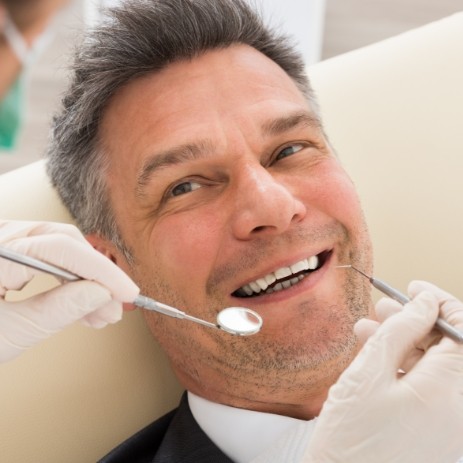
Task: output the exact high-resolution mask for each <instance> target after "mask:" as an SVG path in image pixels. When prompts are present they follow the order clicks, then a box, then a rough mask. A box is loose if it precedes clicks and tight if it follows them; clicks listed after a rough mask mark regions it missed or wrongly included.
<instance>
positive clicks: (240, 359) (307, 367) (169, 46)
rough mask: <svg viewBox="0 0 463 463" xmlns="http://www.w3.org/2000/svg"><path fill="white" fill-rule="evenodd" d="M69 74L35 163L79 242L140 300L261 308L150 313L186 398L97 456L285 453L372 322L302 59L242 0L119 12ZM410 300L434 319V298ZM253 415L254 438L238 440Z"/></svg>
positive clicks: (364, 265) (349, 211)
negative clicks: (258, 326)
mask: <svg viewBox="0 0 463 463" xmlns="http://www.w3.org/2000/svg"><path fill="white" fill-rule="evenodd" d="M75 66H76V67H75V79H74V82H73V84H72V86H71V88H70V90H69V92H68V94H67V95H66V97H65V99H64V108H63V111H62V113H61V115H60V116H58V117H57V118H56V120H55V129H54V141H53V143H52V145H51V147H50V150H49V162H48V170H49V173H50V176H51V178H52V181H53V183H54V185H55V186H56V188H57V189H58V191H59V192H60V194H61V196H62V198H63V200H64V202H65V204H66V205H67V207H68V208H69V209H70V211H71V212H72V213H73V215H74V217H75V218H76V220H77V221H78V223H79V225H80V227H81V229H82V230H83V231H84V232H85V233H86V234H87V237H88V239H89V241H90V242H91V243H92V244H93V246H94V247H95V248H96V249H98V250H99V251H100V252H102V253H103V254H105V255H107V256H108V257H109V258H110V259H111V260H113V261H114V262H116V263H117V265H118V266H120V267H121V268H122V269H123V270H124V271H125V272H126V273H127V274H128V275H130V276H131V277H132V279H133V280H134V281H135V282H136V283H137V284H138V285H139V286H140V289H141V291H142V293H144V294H147V295H149V296H152V297H155V298H156V299H159V300H161V301H163V302H166V303H168V304H170V305H173V306H176V307H179V308H180V309H185V310H186V309H188V312H189V313H192V314H193V315H195V316H197V317H200V318H205V319H211V320H213V319H214V318H215V314H216V313H217V312H218V311H219V310H220V309H222V308H223V307H226V306H232V305H243V306H247V307H250V308H252V309H254V310H256V311H257V312H259V313H260V314H261V315H262V317H263V318H264V328H263V330H262V331H261V333H259V334H258V335H255V336H253V337H249V338H232V337H230V335H227V334H226V333H221V332H218V331H214V330H206V329H204V328H202V327H196V326H192V325H191V324H187V323H178V321H176V320H173V319H170V318H167V317H163V316H161V315H158V314H154V313H149V314H147V315H146V318H147V322H148V324H149V326H150V328H151V330H152V331H153V333H154V335H155V337H156V338H157V340H158V341H159V342H160V344H161V345H162V346H163V348H164V349H165V351H166V352H167V354H168V356H169V357H170V360H171V363H172V366H173V369H174V370H175V372H176V374H177V376H178V378H179V380H180V381H181V382H182V384H183V385H184V386H185V388H186V389H187V390H188V391H189V393H188V398H184V400H183V401H182V404H181V406H180V408H179V410H178V411H177V412H175V413H174V414H170V415H168V416H166V417H164V418H163V419H161V420H160V421H159V422H156V423H155V424H154V425H152V426H150V427H149V428H147V429H146V430H144V431H142V433H141V434H139V435H137V436H135V437H134V438H132V439H131V440H129V441H128V442H127V443H125V444H123V445H122V446H121V447H120V448H118V449H116V450H115V451H114V452H113V453H112V454H110V455H109V456H108V457H107V458H105V459H104V460H103V461H214V462H219V461H223V462H228V461H257V459H259V458H260V459H261V461H270V460H269V459H268V458H269V455H268V451H269V450H270V451H271V452H273V451H274V450H275V449H274V448H273V447H272V445H271V444H272V441H273V440H275V442H277V441H278V442H277V443H280V442H281V443H282V444H281V446H282V447H283V450H281V451H282V452H283V453H281V455H283V454H284V455H287V453H285V452H287V450H288V448H289V449H291V448H292V444H291V442H289V443H288V442H287V441H285V436H286V432H287V431H290V436H291V438H294V436H297V435H298V432H297V430H298V429H299V428H300V425H302V428H303V431H302V437H301V439H302V438H304V439H302V441H303V442H304V443H306V442H307V432H308V431H307V426H306V424H307V422H308V420H312V419H313V418H314V417H316V416H318V415H319V413H320V410H321V408H322V405H323V404H324V402H325V400H326V397H327V394H328V390H329V388H330V386H331V385H332V384H334V383H335V382H336V381H337V379H338V377H339V376H340V374H341V373H342V372H343V370H344V369H345V368H346V367H347V366H348V365H349V363H350V362H351V361H352V359H353V358H354V356H355V355H356V353H357V350H358V346H357V342H356V338H355V336H354V334H353V326H354V324H355V323H356V322H357V321H358V320H359V319H360V318H363V317H367V316H373V314H372V304H371V300H370V296H369V288H368V283H367V282H366V281H365V280H363V279H362V278H360V277H359V276H358V275H356V274H355V273H354V272H349V271H346V270H339V269H337V268H336V267H337V266H338V265H340V264H346V263H352V264H354V265H356V266H357V267H359V268H361V269H363V270H365V271H366V272H369V271H370V270H371V265H372V262H371V260H372V257H371V245H370V241H369V237H368V233H367V229H366V226H365V223H364V219H363V215H362V212H361V208H360V205H359V201H358V198H357V195H356V193H355V190H354V188H353V186H352V183H351V182H350V180H349V178H348V176H347V175H346V173H345V172H344V171H343V169H342V168H341V166H340V164H339V162H338V159H337V158H336V156H335V155H334V153H333V150H332V147H331V146H330V145H329V143H328V141H327V139H326V137H325V135H324V132H323V127H322V123H321V120H320V117H319V114H318V112H317V106H316V102H315V100H314V97H313V94H312V91H311V89H310V87H309V85H308V82H307V81H306V78H305V75H304V67H303V63H302V62H301V60H300V59H299V57H298V56H297V54H295V53H294V51H293V50H292V48H291V47H290V46H289V45H288V44H287V42H286V41H285V40H283V39H282V38H281V37H279V36H278V35H276V34H274V33H272V32H270V31H268V30H267V29H265V28H264V27H263V26H262V24H261V23H260V21H259V19H258V17H257V16H256V15H255V14H254V13H253V12H252V11H251V10H250V9H249V8H248V7H247V6H246V5H245V4H244V3H241V2H240V1H225V0H214V1H212V0H200V1H186V0H185V1H179V0H170V1H169V0H164V1H157V2H155V1H147V2H142V1H136V2H131V3H127V4H126V5H125V6H123V7H122V8H121V9H120V10H115V11H114V13H113V14H112V16H111V18H110V19H109V20H108V21H107V23H106V24H105V25H104V26H102V27H101V28H100V30H99V31H97V32H96V33H95V34H94V35H93V36H92V39H89V40H88V42H87V43H86V44H84V46H83V48H82V50H81V52H80V54H79V56H78V57H77V61H76V65H75ZM427 289H429V288H427ZM421 291H422V288H421V289H419V290H415V293H420V292H421ZM432 291H435V290H432ZM436 296H437V297H439V298H441V297H442V298H447V296H443V295H442V294H441V293H439V294H438V295H436ZM423 297H424V296H423ZM445 300H447V299H445ZM426 301H427V302H426ZM425 302H426V303H425ZM421 303H422V304H424V305H425V306H426V305H429V306H433V307H434V309H435V310H434V316H435V315H436V313H437V305H438V304H437V299H436V298H433V297H430V296H429V294H428V295H426V297H424V300H423V299H421ZM387 310H388V311H389V312H390V311H391V306H390V305H389V306H388V309H387ZM428 322H429V320H428ZM434 341H435V339H433V342H434ZM449 343H451V341H449ZM453 344H454V343H453ZM453 344H452V348H454V347H453ZM395 360H397V359H395ZM354 365H355V364H354ZM392 366H393V367H394V366H395V369H394V368H392V369H391V371H392V372H393V373H394V376H395V371H396V370H397V366H398V365H396V363H393V365H392ZM371 384H373V382H372V383H371ZM341 390H342V391H346V389H345V388H344V389H343V388H341ZM329 403H330V402H328V404H329ZM326 409H327V410H328V412H327V413H328V415H324V414H322V415H321V416H322V417H323V416H325V421H326V420H327V418H326V416H328V417H329V413H330V412H329V411H330V408H329V406H328V407H327V408H326ZM209 410H211V411H212V412H211V413H212V415H213V417H212V418H209V417H208V416H207V414H208V411H209ZM237 410H238V412H237ZM262 412H263V413H264V414H265V415H261V414H257V413H262ZM235 413H237V416H236V418H233V417H232V415H235ZM256 414H257V415H256ZM256 416H258V417H260V418H262V421H261V423H262V426H261V427H259V429H257V430H256V428H255V427H254V429H252V432H253V433H254V434H252V436H251V438H250V440H251V441H253V442H252V443H250V442H248V443H247V444H246V445H241V446H240V445H236V444H235V443H233V442H232V441H231V440H230V439H229V435H228V434H231V430H232V429H233V431H236V430H239V428H240V427H242V426H243V425H244V423H246V422H247V421H248V420H250V419H252V418H251V417H256ZM320 421H322V418H321V419H320ZM333 421H334V420H331V422H333ZM341 421H342V420H341ZM309 422H310V421H309ZM436 422H439V421H438V420H436ZM343 424H344V426H343V429H344V428H345V427H347V426H348V424H349V423H348V422H345V421H344V422H343ZM368 425H369V424H368ZM220 428H225V430H226V432H225V433H222V434H220V433H217V432H216V430H217V429H220ZM407 428H410V429H413V427H412V426H408V427H407ZM318 429H323V427H321V428H317V432H318V434H316V435H315V436H316V437H317V439H314V440H315V441H316V442H319V445H321V444H320V443H321V442H323V441H324V439H326V436H327V435H329V433H326V434H324V435H323V433H321V431H318ZM309 431H310V430H309ZM309 434H310V432H309ZM320 434H321V435H322V437H320ZM234 435H235V436H236V434H234ZM334 437H335V436H334V435H331V436H330V439H328V441H329V442H330V445H331V441H332V440H333V441H334V440H335V439H334ZM241 442H242V441H241ZM240 447H242V448H240ZM325 447H327V446H325ZM333 448H336V449H337V450H336V451H338V452H339V447H336V445H333ZM343 449H344V452H345V454H344V455H339V453H338V457H339V456H341V457H345V458H346V460H345V461H356V460H354V459H350V456H351V455H350V454H349V453H348V452H349V448H347V447H343ZM316 450H317V451H318V449H316ZM317 451H315V453H313V452H312V454H310V456H311V457H313V458H312V460H310V461H336V460H335V459H333V460H328V459H327V458H324V459H323V460H317V459H316V458H317V457H318V456H320V455H322V456H323V455H324V454H323V451H322V452H321V453H317ZM314 455H315V456H314ZM361 455H362V456H363V457H364V458H365V460H364V461H372V460H371V459H370V460H368V458H369V455H372V454H371V453H368V452H363V453H362V454H361ZM188 458H189V459H188ZM281 461H292V460H288V459H286V460H281ZM294 461H296V460H294ZM338 461H339V460H338ZM357 461H359V460H357ZM381 461H392V460H391V459H388V456H387V455H386V457H385V459H384V460H381ZM410 461H411V460H410ZM413 461H415V460H413ZM417 461H418V460H417ZM442 461H444V460H442ZM449 461H450V460H449Z"/></svg>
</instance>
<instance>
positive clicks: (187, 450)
mask: <svg viewBox="0 0 463 463" xmlns="http://www.w3.org/2000/svg"><path fill="white" fill-rule="evenodd" d="M99 463H233V462H232V460H230V458H228V457H227V456H226V455H225V454H224V453H223V452H222V451H221V450H220V449H219V448H218V447H217V446H216V445H215V444H214V443H213V442H212V441H211V440H210V439H209V437H207V435H206V434H205V433H204V432H203V430H202V429H201V428H200V427H199V426H198V423H196V421H195V419H194V418H193V415H192V414H191V410H190V407H189V405H188V398H187V395H186V394H184V395H183V397H182V400H181V402H180V405H179V407H178V408H177V409H175V410H173V411H171V412H170V413H168V414H167V415H164V416H163V417H162V418H159V419H158V420H157V421H155V422H154V423H151V424H150V425H148V426H147V427H146V428H144V429H142V430H141V431H139V432H138V433H136V434H135V435H134V436H132V437H130V438H129V439H128V440H126V441H125V442H123V443H122V444H120V445H119V446H118V447H116V448H115V449H114V450H112V451H111V452H110V453H109V454H108V455H106V456H105V457H103V458H102V459H101V460H100V461H99Z"/></svg>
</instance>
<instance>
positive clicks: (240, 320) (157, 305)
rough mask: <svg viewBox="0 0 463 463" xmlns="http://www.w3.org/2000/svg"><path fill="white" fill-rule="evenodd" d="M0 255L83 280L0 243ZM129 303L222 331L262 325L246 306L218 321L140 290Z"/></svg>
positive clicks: (247, 331) (243, 331) (248, 330)
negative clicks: (191, 312)
mask: <svg viewBox="0 0 463 463" xmlns="http://www.w3.org/2000/svg"><path fill="white" fill-rule="evenodd" d="M0 257H3V258H5V259H8V260H10V261H12V262H16V263H18V264H22V265H25V266H27V267H31V268H34V269H36V270H40V271H42V272H45V273H49V274H51V275H54V276H55V277H57V278H60V279H64V280H67V281H76V280H82V278H81V277H80V276H78V275H76V274H74V273H71V272H68V271H67V270H64V269H61V268H59V267H56V266H54V265H51V264H48V263H46V262H42V261H41V260H38V259H35V258H34V257H30V256H26V255H24V254H20V253H18V252H16V251H13V250H11V249H7V248H4V247H0ZM132 303H133V304H134V305H136V306H137V307H142V308H144V309H147V310H153V311H155V312H158V313H161V314H164V315H168V316H169V317H174V318H180V319H185V320H190V321H192V322H194V323H199V324H200V325H203V326H208V327H210V328H217V329H219V330H223V331H225V332H226V333H230V334H234V335H237V336H249V335H251V334H256V333H258V332H259V331H260V329H261V328H262V317H261V316H260V315H259V314H258V313H256V312H254V311H253V310H251V309H247V308H245V307H228V308H225V309H223V310H221V311H220V312H219V313H218V314H217V324H214V323H211V322H208V321H206V320H202V319H201V318H196V317H193V316H192V315H188V314H186V313H185V312H182V311H181V310H178V309H176V308H174V307H171V306H169V305H167V304H163V303H162V302H158V301H155V300H154V299H151V298H150V297H147V296H143V295H141V294H139V295H138V296H137V297H136V298H135V300H134V301H133V302H132Z"/></svg>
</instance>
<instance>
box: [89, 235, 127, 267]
mask: <svg viewBox="0 0 463 463" xmlns="http://www.w3.org/2000/svg"><path fill="white" fill-rule="evenodd" d="M85 238H86V239H87V241H88V242H89V243H90V244H91V245H92V247H93V248H94V249H96V250H97V251H98V252H101V254H103V255H105V256H106V257H107V258H108V259H111V260H112V261H113V262H114V263H115V264H116V265H117V266H118V267H121V268H122V269H123V270H125V269H126V267H127V262H126V259H125V258H124V256H123V255H122V253H121V252H120V251H119V250H118V249H117V247H116V246H115V245H114V244H113V243H112V242H111V241H109V240H108V239H106V238H103V237H102V236H100V235H99V234H97V233H94V234H90V235H85Z"/></svg>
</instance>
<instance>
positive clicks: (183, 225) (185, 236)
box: [151, 212, 222, 286]
mask: <svg viewBox="0 0 463 463" xmlns="http://www.w3.org/2000/svg"><path fill="white" fill-rule="evenodd" d="M221 228H222V227H220V225H219V224H218V223H217V219H216V218H215V217H214V216H213V215H212V214H207V213H204V214H200V213H198V212H195V214H190V213H183V214H178V215H173V216H170V217H166V218H164V219H163V220H162V222H161V223H158V224H157V225H156V227H155V230H154V231H153V234H152V236H151V243H153V246H154V247H155V254H156V255H157V256H159V260H160V262H159V264H160V265H161V268H164V269H166V271H167V272H168V273H169V274H171V275H170V276H171V277H174V278H178V277H179V276H183V277H184V278H188V285H189V286H193V285H192V284H191V282H192V281H198V280H201V279H204V278H206V277H207V275H208V274H209V272H210V269H211V268H212V267H213V265H214V262H215V259H216V255H217V250H218V247H219V246H218V242H219V239H220V234H221ZM203 286H204V285H203Z"/></svg>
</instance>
